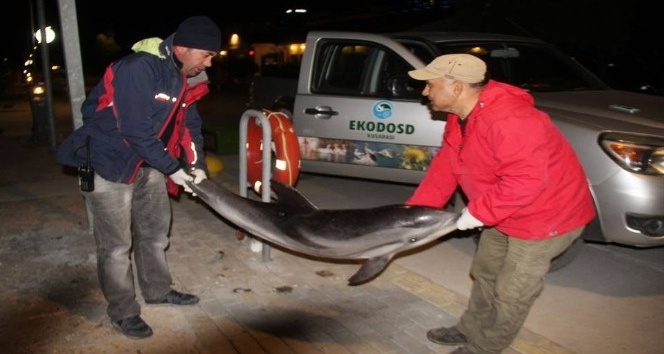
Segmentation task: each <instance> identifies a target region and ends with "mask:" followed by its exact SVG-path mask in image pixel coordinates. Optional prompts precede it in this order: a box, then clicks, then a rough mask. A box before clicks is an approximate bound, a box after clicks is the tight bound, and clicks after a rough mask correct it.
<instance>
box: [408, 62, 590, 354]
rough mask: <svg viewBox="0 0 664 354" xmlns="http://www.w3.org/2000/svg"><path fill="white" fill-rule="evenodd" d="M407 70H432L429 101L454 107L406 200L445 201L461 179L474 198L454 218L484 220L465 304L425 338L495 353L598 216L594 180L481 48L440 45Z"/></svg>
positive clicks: (462, 223) (462, 352)
mask: <svg viewBox="0 0 664 354" xmlns="http://www.w3.org/2000/svg"><path fill="white" fill-rule="evenodd" d="M409 75H410V76H411V77H413V78H414V79H417V80H426V87H425V88H424V90H423V91H422V94H423V95H425V96H427V97H428V98H429V101H430V104H431V108H432V110H435V111H443V112H448V113H449V114H448V116H447V124H446V125H445V132H444V133H443V147H442V149H440V152H439V153H438V155H437V156H436V157H435V158H434V160H433V161H432V163H431V166H430V167H429V170H428V171H427V174H426V176H425V177H424V179H423V180H422V182H421V183H420V185H419V186H418V188H417V189H416V190H415V193H414V194H413V195H412V196H411V197H410V198H409V199H408V201H407V203H408V204H411V205H426V206H431V207H442V206H444V205H445V204H446V203H447V202H448V200H449V199H450V197H451V196H452V194H453V193H454V192H455V191H456V190H457V187H458V186H460V187H461V189H462V190H463V192H464V193H465V195H466V196H467V197H468V206H467V207H466V208H465V209H464V210H463V212H462V214H461V217H460V218H459V219H458V221H457V227H458V228H459V230H467V229H473V228H480V227H484V231H482V235H481V237H480V241H479V245H478V249H477V252H476V253H475V257H474V258H473V264H472V267H471V270H470V272H471V275H472V277H473V281H474V282H473V288H472V290H471V293H470V299H469V301H468V309H467V310H466V311H465V312H464V314H463V315H462V316H461V319H460V320H459V323H458V324H457V325H456V326H453V327H441V328H436V329H432V330H430V331H429V332H428V333H427V338H428V339H429V340H431V341H433V342H435V343H438V344H443V345H462V346H461V347H460V348H458V349H457V350H455V351H453V352H452V353H454V354H467V353H471V354H497V353H500V352H501V351H502V350H503V349H504V348H507V347H508V346H509V345H510V343H512V341H513V340H514V338H515V337H516V335H517V334H518V332H519V330H520V329H521V326H522V325H523V322H524V321H525V319H526V316H527V315H528V312H529V311H530V308H531V307H532V305H533V303H534V302H535V299H537V297H538V296H539V295H540V293H541V292H542V289H543V287H544V275H545V274H546V273H547V272H548V270H549V266H550V263H551V259H553V258H554V257H556V256H557V255H559V254H560V253H562V252H563V251H565V249H566V248H567V247H568V246H569V245H570V244H571V243H572V242H573V241H574V240H575V239H576V238H577V237H579V236H580V235H581V233H582V231H583V229H584V228H585V226H586V224H588V223H589V222H590V221H591V220H592V219H593V217H594V216H595V210H594V205H593V201H592V197H591V194H590V188H589V186H588V182H587V179H586V176H585V173H584V171H583V168H582V166H581V163H580V162H579V160H578V158H577V156H576V153H575V152H574V150H573V149H572V146H571V145H570V144H569V142H568V141H567V140H566V139H565V137H564V135H563V134H562V133H561V132H560V131H559V130H558V128H556V126H555V125H554V124H553V122H552V121H551V119H550V118H549V116H548V115H547V114H546V113H545V112H542V111H540V110H538V109H537V108H535V105H534V99H533V97H532V96H531V95H530V94H529V93H528V92H526V91H524V90H522V89H520V88H518V87H514V86H511V85H507V84H505V83H501V82H497V81H493V80H489V79H488V77H487V75H486V64H485V63H484V61H482V60H481V59H480V58H478V57H475V56H473V55H470V54H447V55H442V56H440V57H438V58H436V59H434V60H433V61H432V62H431V63H429V65H427V66H426V67H425V68H422V69H418V70H412V71H410V72H409Z"/></svg>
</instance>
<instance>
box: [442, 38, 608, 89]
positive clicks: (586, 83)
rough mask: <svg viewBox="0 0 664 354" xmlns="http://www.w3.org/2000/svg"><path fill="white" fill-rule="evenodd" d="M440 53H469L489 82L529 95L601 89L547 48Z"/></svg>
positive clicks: (476, 47)
mask: <svg viewBox="0 0 664 354" xmlns="http://www.w3.org/2000/svg"><path fill="white" fill-rule="evenodd" d="M439 47H440V50H441V52H442V53H443V54H448V53H468V54H473V55H476V56H478V57H480V58H482V59H483V60H484V61H485V62H486V64H487V71H488V72H489V75H490V77H491V78H492V79H495V80H498V81H502V82H506V83H509V84H512V85H515V86H518V87H521V88H523V89H526V90H529V91H532V92H556V91H570V90H583V89H585V90H587V89H603V88H604V87H603V84H602V83H601V82H598V81H597V79H596V78H594V77H593V76H592V75H590V74H589V73H588V72H584V71H582V70H581V69H580V68H579V66H578V65H575V63H572V62H571V59H570V58H568V57H565V56H562V55H560V54H557V53H556V52H554V51H553V50H551V49H550V48H549V47H546V46H535V45H526V44H522V43H473V44H470V45H468V44H440V46H439Z"/></svg>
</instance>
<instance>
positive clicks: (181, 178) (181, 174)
mask: <svg viewBox="0 0 664 354" xmlns="http://www.w3.org/2000/svg"><path fill="white" fill-rule="evenodd" d="M168 178H170V179H171V181H173V183H175V184H177V185H179V186H182V187H183V188H184V191H185V192H187V193H192V194H193V193H194V191H193V190H191V188H189V186H188V185H187V183H185V182H192V181H193V180H194V177H192V176H191V175H190V174H188V173H187V172H185V171H184V170H183V169H179V170H177V171H176V172H175V173H173V174H170V175H169V176H168Z"/></svg>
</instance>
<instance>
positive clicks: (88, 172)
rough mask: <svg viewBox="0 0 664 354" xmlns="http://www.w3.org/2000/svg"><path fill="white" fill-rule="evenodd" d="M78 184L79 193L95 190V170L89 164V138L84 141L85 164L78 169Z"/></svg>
mask: <svg viewBox="0 0 664 354" xmlns="http://www.w3.org/2000/svg"><path fill="white" fill-rule="evenodd" d="M78 184H79V185H80V186H81V191H83V192H92V191H94V190H95V170H94V169H93V168H92V164H91V163H90V137H89V136H88V137H87V138H86V139H85V164H83V165H82V166H79V167H78Z"/></svg>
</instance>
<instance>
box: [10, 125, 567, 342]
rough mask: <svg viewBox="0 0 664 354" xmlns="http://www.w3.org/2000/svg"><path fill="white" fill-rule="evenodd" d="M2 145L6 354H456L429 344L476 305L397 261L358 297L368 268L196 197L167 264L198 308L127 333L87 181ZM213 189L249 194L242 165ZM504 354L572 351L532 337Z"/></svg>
mask: <svg viewBox="0 0 664 354" xmlns="http://www.w3.org/2000/svg"><path fill="white" fill-rule="evenodd" d="M28 140H29V139H27V137H26V136H25V135H11V134H0V166H1V169H0V171H2V172H1V173H0V225H2V227H0V275H1V276H2V279H3V280H4V281H3V282H2V283H0V299H1V300H2V301H0V348H2V349H0V351H1V352H3V353H128V352H134V353H143V354H148V353H243V354H244V353H247V354H262V353H270V354H272V353H274V354H284V353H294V354H295V353H297V354H313V353H361V354H409V353H412V354H426V353H448V352H450V351H452V350H453V349H454V347H445V346H440V345H436V344H434V343H431V342H429V341H428V340H426V337H425V334H426V331H427V330H428V329H429V328H432V327H437V326H441V325H453V324H454V323H455V322H456V321H457V320H458V318H459V316H460V315H461V313H462V311H463V309H464V308H465V304H466V301H467V299H466V298H464V297H462V296H459V295H458V294H456V293H454V292H452V291H450V290H448V289H446V288H445V287H443V286H440V285H438V284H435V283H433V282H431V281H429V280H427V279H426V278H423V277H421V276H419V275H417V274H415V273H413V272H411V271H408V270H406V269H405V268H403V267H400V266H399V265H397V264H394V263H392V264H390V265H389V266H388V267H387V269H386V270H385V271H384V272H383V273H382V274H381V275H380V276H378V277H377V278H376V279H374V280H372V281H370V282H368V283H366V284H363V285H358V286H349V285H347V279H348V278H349V277H350V276H351V275H352V274H353V273H354V272H355V271H356V270H357V269H358V268H359V266H360V263H357V262H341V261H329V260H319V259H312V258H308V257H304V256H301V255H294V254H293V253H290V252H286V251H282V250H280V249H278V248H274V247H271V248H270V252H269V258H270V259H269V260H265V259H264V257H263V254H261V253H260V252H258V253H257V252H253V251H252V250H251V247H250V243H251V241H250V240H251V239H250V238H248V237H243V235H242V233H239V232H238V230H237V229H236V228H235V227H234V226H233V225H230V224H228V223H227V222H226V221H225V220H224V219H223V218H221V217H220V216H219V215H217V214H216V213H215V212H214V211H212V210H211V209H209V208H208V207H207V206H206V205H205V204H203V203H202V202H200V201H198V200H197V199H196V198H193V197H190V196H183V197H181V198H180V199H179V200H173V203H172V205H173V215H174V217H173V226H172V235H171V244H170V247H169V249H168V252H167V257H168V261H169V264H170V268H171V272H172V274H173V279H174V287H175V288H176V289H178V290H182V291H186V292H192V293H195V294H197V295H199V296H200V297H201V302H200V303H199V304H197V305H195V306H184V307H176V306H164V305H159V306H150V305H145V304H144V302H143V300H142V298H141V297H140V293H139V295H138V296H139V301H140V303H141V304H142V305H143V306H142V311H143V314H142V315H143V317H144V319H145V320H146V322H148V323H149V324H150V325H151V326H152V328H153V330H154V332H155V334H154V336H152V337H150V338H147V339H143V340H132V339H128V338H126V337H124V336H122V335H121V334H119V333H118V332H117V331H115V330H114V329H113V328H112V326H111V324H110V321H109V319H108V317H107V316H106V314H105V309H106V303H105V301H104V299H103V296H102V294H101V292H100V290H99V286H98V282H97V278H96V257H95V252H94V239H93V237H92V236H91V235H90V234H89V228H88V222H87V218H86V213H85V210H84V206H83V201H82V197H81V195H80V194H79V192H78V190H77V188H78V186H77V181H76V178H75V176H74V175H72V174H70V173H68V171H66V170H64V169H63V168H62V167H61V166H58V165H57V164H56V163H55V162H54V158H53V155H54V152H53V151H52V150H51V148H50V147H49V146H46V145H45V144H33V143H30V142H28ZM219 158H220V159H221V160H222V161H223V164H224V170H223V171H222V173H221V174H219V175H218V176H215V177H214V179H215V180H216V181H218V182H219V183H222V184H223V185H224V186H226V187H227V188H229V189H231V190H235V191H237V188H238V187H237V176H238V172H237V171H238V170H237V156H219ZM504 353H505V354H516V353H523V354H566V353H572V352H570V351H569V350H567V349H565V348H563V347H561V346H559V345H557V344H556V343H553V342H551V341H549V340H548V339H546V338H543V337H542V336H540V335H538V334H536V333H532V332H530V331H528V330H526V329H524V330H522V332H521V333H520V334H519V336H518V338H517V339H516V341H515V342H514V343H513V344H512V346H511V347H510V348H509V349H507V350H506V351H504Z"/></svg>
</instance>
